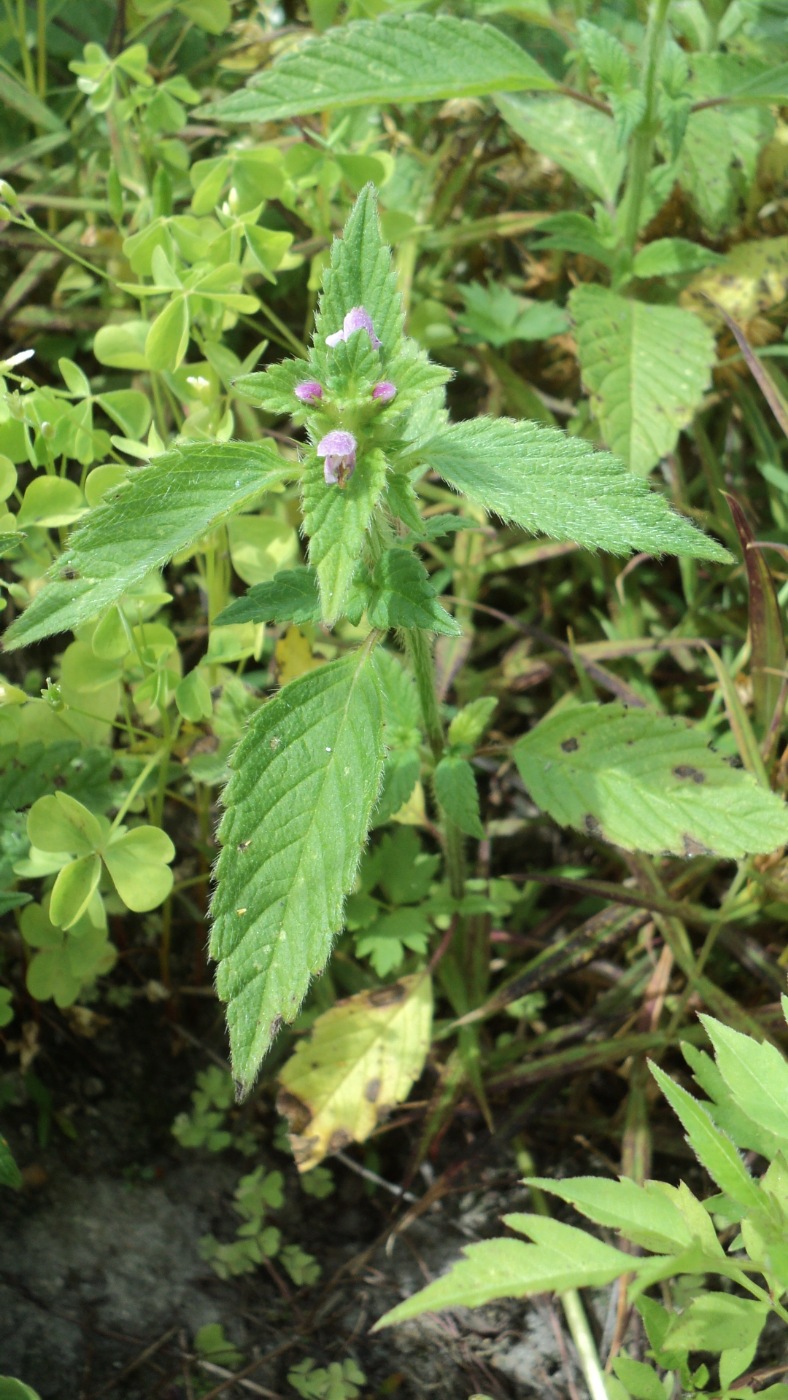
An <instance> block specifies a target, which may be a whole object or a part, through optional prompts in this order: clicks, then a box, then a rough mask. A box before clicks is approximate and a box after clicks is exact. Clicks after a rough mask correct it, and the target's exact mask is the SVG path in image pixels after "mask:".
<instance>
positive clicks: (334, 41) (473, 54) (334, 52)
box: [202, 14, 556, 123]
mask: <svg viewBox="0 0 788 1400" xmlns="http://www.w3.org/2000/svg"><path fill="white" fill-rule="evenodd" d="M555 86H556V83H555V82H554V80H553V79H552V78H551V77H550V76H549V74H548V73H546V72H545V71H544V69H543V68H540V66H539V64H538V63H536V62H535V61H534V59H532V58H531V57H530V56H529V55H528V54H527V53H526V52H525V50H524V49H521V48H520V47H519V46H518V45H517V44H514V43H513V42H512V40H511V39H508V38H507V37H506V36H505V35H504V34H501V33H500V32H499V31H498V30H497V29H493V28H492V26H490V25H486V24H485V25H482V24H476V23H474V22H473V21H471V20H461V19H453V18H451V17H450V16H447V15H443V16H432V15H420V14H411V15H404V16H403V15H381V16H380V18H379V19H376V20H372V21H367V20H359V21H357V22H356V23H355V24H348V25H344V26H343V27H342V28H337V29H331V30H330V31H329V32H328V33H327V34H324V35H321V36H320V37H319V38H316V39H312V40H311V41H310V42H308V43H305V44H303V45H302V46H301V47H300V48H298V49H296V50H294V51H291V52H290V53H287V54H285V55H284V56H283V57H282V58H280V60H279V62H278V63H276V64H275V65H274V66H273V67H272V68H271V69H269V70H268V71H266V72H264V73H262V74H260V75H258V76H257V77H256V78H253V79H252V81H251V82H250V83H249V85H248V87H247V88H246V89H245V90H244V91H242V92H237V93H233V94H231V96H229V97H225V98H224V99H223V100H222V101H221V102H218V103H214V104H211V105H210V106H208V107H205V108H203V109H202V111H203V113H204V114H210V115H214V116H218V117H220V118H221V120H222V121H229V122H244V123H245V122H270V121H282V120H283V119H284V118H286V117H294V116H298V115H301V114H303V113H305V112H327V111H331V110H332V109H335V108H338V107H360V106H363V105H364V104H365V103H368V102H371V103H384V102H434V101H439V100H443V99H444V98H447V97H473V96H475V95H477V94H479V95H480V94H484V93H488V92H516V91H518V90H521V89H524V88H530V89H532V90H533V89H538V88H554V87H555Z"/></svg>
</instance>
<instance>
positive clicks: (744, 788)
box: [513, 704, 788, 1073]
mask: <svg viewBox="0 0 788 1400" xmlns="http://www.w3.org/2000/svg"><path fill="white" fill-rule="evenodd" d="M513 753H514V758H515V761H516V763H517V767H518V769H519V771H520V775H521V777H522V779H523V782H524V783H525V784H526V786H527V788H528V790H529V792H530V794H531V797H532V798H533V800H534V802H536V803H537V805H538V806H539V807H541V808H542V809H543V810H544V811H546V812H548V813H549V815H550V816H551V817H553V818H554V820H555V821H557V822H559V824H560V825H562V826H573V827H575V828H576V829H577V830H578V831H583V832H585V833H586V834H587V835H593V836H599V837H601V838H602V839H603V840H605V841H612V842H613V843H615V844H616V845H618V846H623V848H624V849H625V850H629V851H648V852H650V853H651V854H653V855H658V854H660V853H662V852H669V853H671V854H675V855H684V856H690V855H698V854H700V853H706V854H714V855H718V856H723V857H726V858H729V859H738V858H740V857H741V856H744V855H748V854H754V853H756V852H768V851H773V850H774V849H775V848H776V847H777V846H781V845H783V844H784V843H785V842H786V841H788V808H786V804H785V803H784V802H783V801H782V799H781V798H779V797H777V796H776V795H775V794H774V793H772V792H768V791H767V790H766V789H765V788H763V787H761V786H760V785H759V784H758V783H757V782H756V781H755V779H754V778H753V777H751V775H750V774H749V773H747V772H745V771H744V770H743V769H739V768H731V767H730V765H729V764H728V763H726V762H725V760H724V758H722V756H721V755H720V754H718V753H714V752H713V751H712V750H711V749H710V748H709V747H708V736H707V735H706V734H704V733H703V732H702V731H701V730H699V729H694V728H693V727H692V725H691V724H689V723H688V722H687V721H686V720H683V719H672V718H669V717H668V716H666V715H659V714H652V713H650V712H649V711H647V710H628V709H627V708H626V707H625V706H624V705H619V704H610V705H596V704H587V705H578V706H576V707H573V708H572V709H571V710H566V711H561V712H560V713H559V714H555V715H551V716H548V718H547V719H544V720H542V722H541V724H538V725H537V726H536V728H535V729H533V730H532V731H531V733H530V734H527V735H525V736H524V737H523V738H522V739H519V740H518V741H517V743H516V744H515V746H514V750H513ZM787 1073H788V1071H787Z"/></svg>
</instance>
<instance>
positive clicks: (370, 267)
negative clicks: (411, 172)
mask: <svg viewBox="0 0 788 1400" xmlns="http://www.w3.org/2000/svg"><path fill="white" fill-rule="evenodd" d="M381 22H382V21H381ZM355 27H356V26H350V28H355ZM343 32H347V31H343ZM355 306H363V307H364V309H365V310H366V311H367V312H368V314H369V315H370V317H371V318H372V324H373V326H374V328H375V334H376V335H377V337H378V339H379V340H381V341H382V342H383V345H382V347H381V354H382V355H383V356H384V363H385V358H386V357H388V356H391V355H393V354H394V352H395V351H397V350H398V349H399V346H400V342H401V338H402V326H403V323H404V314H403V310H402V298H401V297H400V294H399V292H398V290H397V275H396V272H395V271H394V268H393V267H392V263H391V250H390V248H389V247H388V245H387V244H385V243H384V242H383V239H382V237H381V232H380V223H379V221H378V209H377V200H376V198H375V191H374V189H373V188H372V186H371V185H367V186H366V188H365V189H363V190H362V191H361V194H360V195H359V197H358V199H357V200H356V202H355V204H354V206H353V208H352V210H351V212H350V215H349V217H348V220H347V223H346V224H345V227H344V230H343V233H342V237H341V238H336V239H334V243H333V245H332V248H331V262H330V265H329V267H328V268H327V270H326V272H325V275H324V277H323V287H322V290H321V293H320V300H319V302H318V308H317V315H316V317H315V345H314V350H313V356H314V359H315V363H316V364H318V365H321V366H328V365H330V363H331V360H332V359H333V356H329V354H328V347H326V345H325V338H326V336H327V335H333V334H334V332H335V331H338V330H341V329H342V323H343V321H344V319H345V316H346V315H347V313H348V311H351V310H352V309H353V307H355ZM365 342H366V344H365ZM350 347H353V349H354V350H357V352H358V353H360V352H361V351H364V350H367V349H369V340H368V337H367V336H363V339H362V335H361V334H359V335H356V336H351V338H350V341H345V342H340V344H339V345H338V346H336V347H335V349H336V350H337V351H340V352H341V350H342V349H343V348H350ZM308 378H314V374H312V375H310V376H308Z"/></svg>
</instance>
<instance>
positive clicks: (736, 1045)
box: [700, 1016, 788, 1145]
mask: <svg viewBox="0 0 788 1400" xmlns="http://www.w3.org/2000/svg"><path fill="white" fill-rule="evenodd" d="M700 1019H701V1020H702V1022H703V1024H704V1026H705V1028H706V1033H707V1035H708V1037H709V1039H710V1041H711V1043H712V1045H713V1046H714V1051H715V1054H716V1056H717V1068H718V1069H719V1072H720V1074H721V1075H722V1077H723V1079H724V1080H725V1083H726V1084H727V1085H728V1088H729V1089H730V1091H731V1094H732V1095H733V1098H734V1100H735V1102H736V1103H737V1104H738V1106H739V1108H740V1109H741V1110H742V1111H743V1112H744V1113H745V1114H746V1116H747V1117H748V1118H751V1119H752V1121H753V1123H757V1124H758V1125H759V1126H760V1127H762V1128H766V1130H767V1131H768V1132H770V1133H774V1134H775V1136H776V1137H777V1138H779V1139H780V1140H781V1141H782V1143H783V1144H786V1145H788V1064H787V1063H786V1061H785V1057H784V1056H783V1055H782V1054H781V1053H780V1051H779V1050H778V1049H777V1047H776V1046H775V1045H771V1044H770V1043H769V1042H768V1041H766V1040H765V1041H763V1042H762V1043H761V1044H758V1042H757V1040H753V1038H752V1037H751V1036H748V1035H743V1034H742V1033H741V1031H734V1030H731V1029H730V1027H728V1026H724V1025H722V1023H721V1022H720V1021H716V1020H715V1019H714V1017H713V1016H701V1018H700Z"/></svg>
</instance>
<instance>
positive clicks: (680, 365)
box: [569, 286, 715, 476]
mask: <svg viewBox="0 0 788 1400" xmlns="http://www.w3.org/2000/svg"><path fill="white" fill-rule="evenodd" d="M569 306H570V310H571V312H572V315H573V317H574V319H575V322H576V326H577V346H578V351H579V355H580V369H581V373H582V376H583V383H584V384H585V386H586V388H587V389H588V390H589V392H590V394H591V407H592V409H593V411H594V414H595V415H596V417H597V418H598V420H599V425H600V427H601V429H602V434H603V436H604V439H605V442H606V443H607V445H608V447H609V448H610V449H611V451H612V452H615V453H616V455H617V456H619V457H623V459H624V461H625V462H627V463H628V465H629V466H630V467H631V468H632V471H633V472H636V473H637V475H638V476H645V475H647V473H648V472H650V471H651V469H652V467H655V466H656V465H657V462H658V461H659V459H660V457H663V456H664V455H665V453H666V452H671V451H672V450H673V448H674V447H675V446H676V439H677V438H678V435H679V431H680V429H681V428H685V427H686V426H687V424H688V423H689V422H690V421H691V419H692V415H693V413H694V412H695V410H696V408H698V406H699V404H700V402H701V399H702V397H703V393H704V390H705V389H706V388H707V387H708V384H709V380H710V377H711V370H712V366H713V364H714V358H715V345H714V336H713V335H712V334H711V332H710V331H709V329H708V327H707V326H705V325H704V324H703V322H702V321H701V320H700V319H699V317H697V316H695V315H693V313H692V312H691V311H685V310H684V309H683V308H682V307H678V306H649V305H646V304H645V303H644V302H639V301H633V300H632V299H631V298H629V297H620V296H617V295H616V293H615V292H610V291H608V290H607V289H606V288H605V287H597V286H584V287H578V288H576V290H575V291H574V292H573V293H572V295H571V297H570V299H569Z"/></svg>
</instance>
